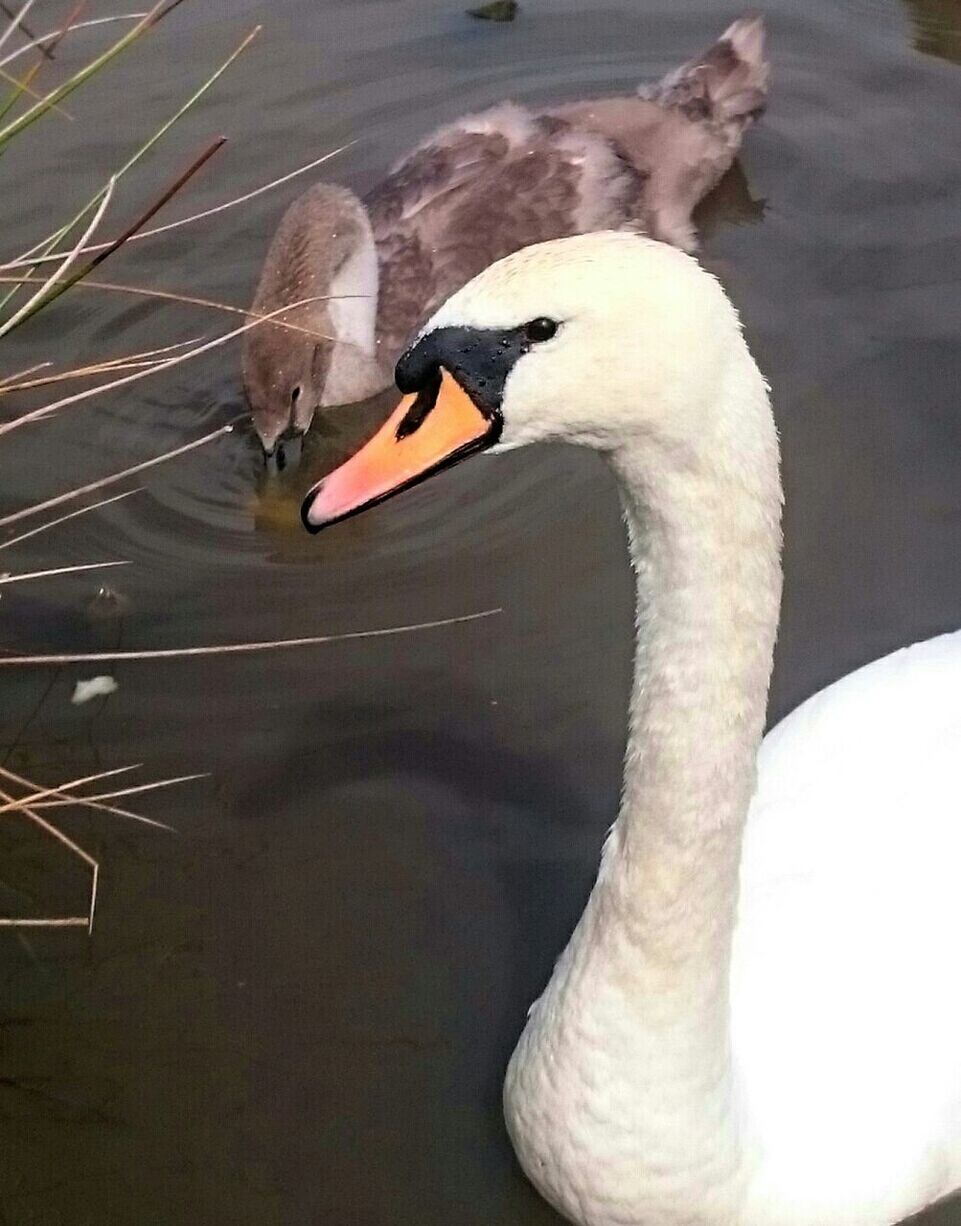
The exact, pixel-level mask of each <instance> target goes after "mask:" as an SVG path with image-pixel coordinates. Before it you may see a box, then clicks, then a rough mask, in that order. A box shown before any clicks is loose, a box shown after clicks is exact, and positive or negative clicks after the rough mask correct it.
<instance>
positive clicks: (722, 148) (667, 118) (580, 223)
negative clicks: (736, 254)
mask: <svg viewBox="0 0 961 1226" xmlns="http://www.w3.org/2000/svg"><path fill="white" fill-rule="evenodd" d="M767 77H768V65H767V62H766V60H765V58H764V28H763V24H762V22H761V19H760V18H759V17H750V18H742V19H740V20H739V21H736V22H734V23H733V25H731V26H730V27H729V28H728V29H727V30H725V32H724V34H723V35H722V36H721V38H720V39H719V40H718V41H717V42H716V43H715V44H714V45H713V46H712V47H710V48H709V49H708V50H707V51H705V52H704V53H703V54H702V55H700V56H697V57H695V58H694V59H692V60H690V61H688V62H687V63H686V64H684V65H682V66H681V67H680V68H678V69H676V70H675V71H674V72H672V73H670V74H669V75H668V76H667V77H665V78H664V79H663V80H662V81H661V82H659V83H658V84H656V85H653V86H649V87H646V88H643V89H640V90H638V92H637V93H636V94H633V95H628V96H625V97H621V98H606V99H600V100H598V101H596V102H578V103H573V104H570V105H567V106H560V107H555V108H554V109H552V110H549V111H544V112H534V111H531V110H529V109H527V108H525V107H521V106H517V105H515V104H513V103H502V104H501V105H499V106H495V107H492V108H491V109H489V110H487V111H484V112H482V113H480V114H477V115H469V116H464V117H462V118H461V119H458V120H457V121H456V122H454V123H452V124H449V125H447V126H446V127H443V128H441V129H439V130H438V131H436V132H434V133H433V134H432V135H430V136H429V137H428V138H427V139H426V140H424V141H423V142H422V143H421V144H420V145H418V146H417V147H416V148H415V149H414V150H413V151H412V152H411V153H409V154H407V155H406V156H405V157H404V158H402V159H401V160H400V161H399V162H398V163H397V164H396V165H395V166H394V167H393V168H392V170H391V171H390V173H389V174H388V175H387V177H386V178H385V179H384V180H383V181H382V182H381V183H380V184H379V185H378V186H377V187H375V188H374V189H373V191H371V192H370V193H369V194H368V195H367V196H366V197H365V198H364V199H363V200H360V199H358V198H357V196H355V195H354V194H353V193H352V192H350V191H348V190H347V189H345V188H342V187H337V186H334V185H331V184H323V183H322V184H317V185H316V186H314V187H312V188H310V189H309V190H308V191H307V192H306V193H305V194H304V195H303V196H301V197H300V199H298V200H297V201H295V202H294V204H293V205H291V207H290V209H289V210H288V212H287V213H286V215H285V216H284V218H283V220H282V221H281V224H280V227H279V229H278V231H277V234H276V235H275V237H274V239H273V242H272V243H271V245H270V249H269V251H268V253H267V257H266V260H265V263H264V268H263V272H262V274H261V279H260V284H259V286H258V289H257V293H256V297H255V299H254V303H253V308H252V310H253V311H254V312H255V313H256V314H259V315H270V316H271V317H272V318H275V319H277V320H278V324H277V325H262V326H260V327H257V328H254V329H252V330H250V331H248V332H247V333H246V334H245V337H244V353H243V369H244V383H245V386H246V389H247V396H248V400H249V402H250V405H251V410H252V413H253V417H254V424H255V426H256V428H257V431H258V434H259V436H260V439H261V441H262V443H263V445H264V449H265V451H266V452H267V453H268V454H269V453H272V452H273V450H274V448H275V447H276V445H277V442H278V439H281V438H283V437H286V436H287V435H288V433H299V432H302V431H303V430H304V429H306V428H307V427H308V426H309V425H310V421H311V419H312V417H313V414H314V412H315V410H316V408H318V407H320V406H330V405H337V404H345V403H351V402H354V401H358V400H363V399H366V398H367V397H368V396H371V395H373V394H374V393H376V392H378V391H382V390H383V389H384V388H386V387H388V386H389V385H390V383H391V382H392V371H393V365H394V363H395V362H396V360H397V358H398V356H399V355H400V353H401V351H402V349H403V348H404V346H405V345H406V344H407V342H408V341H409V340H410V338H411V336H412V335H413V333H414V331H415V330H416V328H417V327H418V326H419V325H420V324H421V323H422V322H423V321H424V320H425V319H427V318H428V316H429V315H430V314H431V313H432V311H434V310H435V309H436V307H437V306H439V305H440V303H441V302H443V301H444V299H445V298H447V297H449V295H450V294H451V293H453V291H454V290H456V289H458V288H460V287H461V286H462V285H464V284H465V283H466V282H467V281H469V280H470V278H471V277H473V276H474V275H476V274H477V273H479V272H480V271H481V270H482V269H483V268H485V267H487V265H489V264H490V263H491V262H492V261H494V260H496V259H499V258H500V257H501V256H504V255H507V254H508V253H509V252H512V251H515V250H517V249H519V248H521V247H526V246H529V245H530V244H532V243H536V242H540V241H542V240H544V239H550V238H557V237H560V236H562V235H566V234H577V233H580V232H584V231H589V230H598V229H606V228H614V227H617V226H621V225H627V224H630V225H633V226H637V227H640V228H642V229H644V230H645V231H646V232H647V233H649V234H652V235H654V236H655V237H657V238H661V239H664V240H666V241H669V242H673V243H676V244H677V245H679V246H682V247H685V248H688V249H690V248H693V247H694V245H695V235H694V229H693V224H692V222H691V211H692V210H693V208H694V206H695V205H696V204H697V203H698V201H699V200H700V199H701V198H702V197H703V196H704V195H705V194H706V193H707V192H708V191H709V190H710V189H711V188H712V187H713V186H714V184H715V183H716V182H717V181H718V180H719V179H720V178H721V176H722V175H723V174H724V172H725V171H726V170H727V169H728V168H729V167H730V165H731V163H732V161H733V160H734V156H735V154H736V153H737V150H738V148H739V146H740V143H741V138H742V135H743V133H744V130H745V129H746V128H747V127H748V126H749V124H750V123H751V122H752V121H753V119H754V118H755V117H756V116H757V115H758V114H759V113H760V111H761V110H762V109H763V106H764V102H765V99H766V93H767ZM298 303H299V304H301V305H298V306H294V304H298ZM287 306H293V309H292V310H290V311H286V312H285V311H284V310H283V308H284V307H287ZM278 312H280V314H279V315H278V314H277V313H278ZM283 325H287V326H286V327H285V326H283Z"/></svg>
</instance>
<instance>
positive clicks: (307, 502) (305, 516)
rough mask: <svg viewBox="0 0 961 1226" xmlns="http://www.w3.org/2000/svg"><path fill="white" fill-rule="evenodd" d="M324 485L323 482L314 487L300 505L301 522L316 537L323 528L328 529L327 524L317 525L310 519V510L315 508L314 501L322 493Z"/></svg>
mask: <svg viewBox="0 0 961 1226" xmlns="http://www.w3.org/2000/svg"><path fill="white" fill-rule="evenodd" d="M323 484H324V483H323V481H321V482H320V483H319V484H318V485H315V486H313V488H312V489H310V490H309V491H308V493H307V496H306V497H305V498H304V501H303V502H302V503H301V504H300V521H301V523H302V524H303V525H304V527H305V528H306V529H307V531H308V532H309V533H310V535H311V536H316V535H317V533H318V532H319V531H320V530H321V528H324V527H326V525H325V524H315V523H313V522H312V520H311V519H310V508H311V507H312V506H313V504H314V499H315V498H316V497H317V495H318V494H319V493H320V490H321V487H322V486H323Z"/></svg>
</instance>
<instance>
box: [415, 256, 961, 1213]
mask: <svg viewBox="0 0 961 1226" xmlns="http://www.w3.org/2000/svg"><path fill="white" fill-rule="evenodd" d="M540 316H546V317H549V318H551V319H553V320H555V321H556V322H557V324H558V327H557V329H556V331H555V332H554V334H553V335H552V337H551V338H550V339H549V340H547V341H546V342H545V343H543V344H539V343H538V344H531V346H530V347H529V350H526V351H524V353H523V355H522V356H521V357H520V358H519V360H517V361H516V364H515V365H513V366H512V367H511V369H510V373H509V375H508V376H507V379H506V383H505V385H504V390H503V396H502V403H501V410H502V412H503V418H504V420H503V435H502V438H503V441H504V443H505V444H506V445H509V446H516V445H520V444H522V443H527V442H533V441H536V440H538V439H543V438H566V439H569V440H572V441H575V442H579V443H582V444H584V445H587V446H591V447H594V448H596V449H597V450H599V451H601V452H602V453H603V454H604V455H606V456H607V458H608V459H609V461H610V463H611V466H612V468H613V470H614V472H615V475H616V476H617V478H618V481H619V485H620V489H621V494H622V500H623V503H624V510H625V518H626V521H627V525H628V530H629V541H630V550H631V556H632V560H633V563H634V569H635V572H636V576H637V589H638V600H637V639H638V650H637V667H636V670H635V679H634V686H633V690H632V695H631V705H630V728H629V735H628V748H627V754H626V761H625V772H624V792H623V798H622V804H621V811H620V814H619V815H618V817H617V820H616V821H615V823H614V826H613V827H612V830H611V834H610V837H609V838H608V840H607V842H606V844H605V847H604V853H603V856H602V860H601V866H600V870H599V873H598V878H597V882H596V884H595V887H594V889H593V891H592V893H591V896H590V899H589V900H588V903H587V906H586V907H585V910H584V913H583V915H582V916H581V919H580V921H579V922H578V925H577V927H576V929H575V931H574V933H573V934H572V936H571V939H570V941H569V942H568V945H567V947H566V949H565V950H564V951H563V953H562V954H561V956H560V958H559V959H558V961H557V964H556V966H555V968H554V972H553V974H552V976H551V978H550V981H549V983H548V985H547V987H546V988H545V990H544V992H543V994H542V995H541V997H540V999H539V1000H538V1001H537V1002H535V1004H534V1006H533V1007H532V1009H531V1013H530V1016H529V1018H528V1021H527V1025H526V1027H525V1030H524V1033H523V1035H522V1036H521V1039H520V1042H519V1044H518V1046H517V1049H516V1050H515V1052H514V1055H513V1057H512V1059H511V1062H510V1066H509V1068H508V1072H507V1078H506V1082H505V1098H504V1103H505V1117H506V1121H507V1126H508V1129H509V1131H510V1134H511V1138H512V1140H513V1142H514V1145H515V1149H516V1150H517V1153H518V1157H519V1158H520V1161H521V1164H522V1166H523V1168H524V1170H525V1171H526V1173H527V1174H528V1176H529V1177H530V1179H531V1180H532V1182H533V1183H534V1184H535V1185H536V1186H537V1187H538V1189H539V1190H540V1191H541V1192H542V1194H543V1195H544V1196H545V1197H546V1198H547V1199H548V1200H550V1201H551V1202H552V1203H553V1204H554V1205H555V1206H557V1207H558V1208H559V1209H560V1210H561V1211H562V1212H563V1213H564V1214H566V1215H567V1216H568V1217H569V1218H570V1219H571V1220H572V1221H574V1222H577V1223H579V1224H581V1226H893V1224H894V1223H897V1222H899V1221H900V1220H901V1219H902V1218H904V1217H906V1216H907V1215H909V1214H910V1213H913V1212H916V1211H917V1210H919V1209H921V1208H923V1207H924V1206H925V1205H926V1204H928V1203H930V1202H931V1201H932V1200H934V1199H936V1198H938V1197H940V1196H942V1195H945V1194H947V1193H949V1192H950V1191H952V1190H953V1189H955V1188H957V1187H958V1186H959V1185H961V974H959V961H961V959H959V957H958V954H959V935H961V888H959V874H961V800H959V796H961V789H959V787H958V784H959V781H961V780H959V776H961V765H959V764H961V633H959V634H954V635H946V636H943V637H941V638H937V639H934V640H932V641H930V642H927V643H923V644H919V645H917V646H914V647H911V648H908V649H907V650H904V651H900V652H896V653H894V654H893V655H891V656H888V657H886V658H885V659H883V660H880V661H878V662H876V663H874V664H871V665H869V666H867V667H865V668H863V669H860V670H858V671H857V672H855V673H853V674H851V675H850V676H848V677H846V678H845V679H843V680H842V681H840V682H838V683H836V684H835V685H833V686H830V687H828V689H827V690H825V691H823V692H822V693H820V694H818V695H816V696H815V697H814V698H812V699H810V700H809V701H808V702H806V703H805V704H804V705H803V706H802V707H800V708H799V709H798V710H797V711H796V712H794V713H793V714H792V715H791V716H789V717H788V718H787V719H786V720H784V722H783V723H782V724H781V725H779V726H778V727H777V728H776V729H774V731H773V732H772V733H771V734H770V735H769V736H768V737H767V738H766V739H765V740H764V741H763V744H762V740H761V737H762V730H763V726H764V712H765V706H766V700H767V687H768V680H769V677H770V670H771V661H772V652H773V646H774V638H775V633H776V627H777V620H778V609H779V601H780V591H781V565H780V505H781V485H780V477H779V471H778V445H777V437H776V432H775V429H774V423H773V418H772V415H771V409H770V404H769V400H768V393H767V388H766V385H765V383H764V381H763V379H762V377H761V375H760V372H759V371H758V369H757V367H756V365H755V364H754V361H753V359H752V358H751V355H750V353H749V352H748V349H747V346H746V345H745V343H744V340H743V337H742V335H741V331H740V325H739V322H738V319H737V315H736V313H735V311H734V309H733V307H732V306H731V304H730V303H729V301H728V300H727V298H726V296H725V295H724V293H723V291H722V290H721V288H720V286H719V285H718V283H717V282H716V281H715V280H714V278H712V277H710V276H708V275H707V274H705V273H704V272H703V271H702V270H701V269H700V268H699V267H698V266H697V264H696V262H695V261H694V260H693V259H691V258H690V257H689V256H686V255H684V254H682V253H681V252H679V251H676V250H674V249H672V248H669V247H665V246H663V245H662V244H658V243H654V242H651V241H650V240H647V239H643V238H640V237H633V236H630V235H626V234H623V233H607V234H596V235H589V236H583V237H580V238H573V239H566V240H561V241H558V242H553V243H546V244H541V245H538V246H535V247H532V248H528V249H526V250H524V251H521V252H519V253H517V254H516V255H514V256H511V257H508V258H507V259H506V260H503V261H501V262H499V263H497V264H494V265H492V266H491V267H490V268H488V269H487V270H486V271H485V272H483V273H481V274H480V275H479V276H478V277H476V278H475V279H474V280H473V281H471V282H469V283H468V284H467V285H466V286H465V287H464V288H463V289H462V290H460V291H459V292H458V293H457V294H456V295H454V296H453V297H452V298H451V299H449V300H448V302H447V303H446V304H445V305H444V306H443V307H441V308H440V310H439V311H438V312H437V314H436V315H435V316H434V318H433V320H432V321H431V322H430V323H429V324H428V325H427V327H426V328H425V330H424V334H427V333H429V332H431V331H432V330H443V329H447V330H448V331H449V332H454V333H457V334H458V335H459V334H460V333H461V332H462V331H463V329H465V328H466V329H473V330H474V331H475V333H476V340H475V341H474V342H473V344H472V345H471V346H469V347H468V348H467V349H464V350H458V351H457V353H456V355H455V369H458V367H457V365H456V364H457V363H460V362H463V363H469V362H470V361H471V360H473V359H472V358H471V357H470V354H474V355H475V357H476V355H477V354H478V353H480V354H482V355H483V349H484V344H485V342H484V339H483V337H484V335H487V336H491V335H493V336H495V337H496V336H497V335H498V333H497V329H505V328H506V329H516V328H523V326H524V323H525V321H526V320H531V319H536V318H538V317H540ZM491 330H493V331H491ZM439 334H440V332H439ZM441 360H443V359H441Z"/></svg>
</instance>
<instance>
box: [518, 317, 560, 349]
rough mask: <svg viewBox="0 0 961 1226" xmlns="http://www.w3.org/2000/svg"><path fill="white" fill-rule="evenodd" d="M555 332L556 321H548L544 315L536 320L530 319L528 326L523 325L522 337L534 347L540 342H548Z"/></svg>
mask: <svg viewBox="0 0 961 1226" xmlns="http://www.w3.org/2000/svg"><path fill="white" fill-rule="evenodd" d="M556 331H557V322H556V320H553V319H548V318H547V317H546V316H544V315H541V316H538V318H537V319H532V320H531V321H530V323H529V324H525V325H524V335H525V336H526V337H527V339H528V340H529V341H531V342H532V343H533V344H535V345H536V344H539V343H540V342H541V341H549V340H550V339H551V337H552V336H553V335H554V334H555V332H556Z"/></svg>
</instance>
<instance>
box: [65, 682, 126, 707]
mask: <svg viewBox="0 0 961 1226" xmlns="http://www.w3.org/2000/svg"><path fill="white" fill-rule="evenodd" d="M117 688H118V687H117V683H116V681H114V679H113V677H108V676H107V675H106V674H103V675H101V676H99V677H89V678H88V679H87V680H86V681H78V682H77V685H76V688H75V689H74V691H73V697H72V698H71V699H70V701H71V702H72V703H74V704H75V705H76V706H79V705H80V703H82V702H89V701H90V699H91V698H102V697H103V698H105V697H106V696H107V695H108V694H113V693H114V692H115V691H116V690H117Z"/></svg>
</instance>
